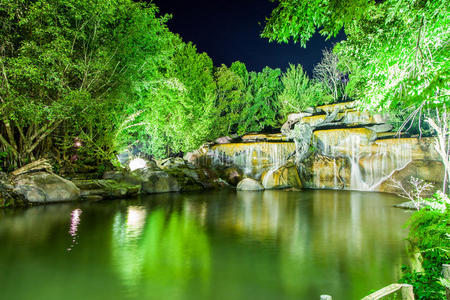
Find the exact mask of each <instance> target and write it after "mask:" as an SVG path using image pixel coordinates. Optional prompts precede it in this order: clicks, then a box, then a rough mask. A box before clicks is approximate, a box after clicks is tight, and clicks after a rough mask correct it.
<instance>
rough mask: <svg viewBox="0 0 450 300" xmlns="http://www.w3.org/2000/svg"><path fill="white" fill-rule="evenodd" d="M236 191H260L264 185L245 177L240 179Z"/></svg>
mask: <svg viewBox="0 0 450 300" xmlns="http://www.w3.org/2000/svg"><path fill="white" fill-rule="evenodd" d="M236 189H237V190H238V191H262V190H264V187H263V185H262V184H261V183H259V181H256V180H254V179H251V178H245V179H243V180H242V181H240V182H239V183H238V185H237V187H236Z"/></svg>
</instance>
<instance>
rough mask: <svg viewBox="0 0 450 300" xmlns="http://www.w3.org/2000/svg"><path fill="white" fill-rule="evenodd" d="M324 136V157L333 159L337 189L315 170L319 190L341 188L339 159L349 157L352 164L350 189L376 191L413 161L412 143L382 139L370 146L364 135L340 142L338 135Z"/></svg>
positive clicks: (348, 137) (322, 140) (349, 136)
mask: <svg viewBox="0 0 450 300" xmlns="http://www.w3.org/2000/svg"><path fill="white" fill-rule="evenodd" d="M331 133H332V132H331V131H330V135H326V134H323V135H322V136H320V142H321V144H322V151H321V152H322V154H323V155H324V156H326V157H327V158H328V159H330V160H332V169H331V170H329V172H330V171H331V172H333V184H334V185H333V186H326V184H325V183H323V182H321V180H320V178H321V176H320V175H321V172H324V171H325V170H315V173H316V174H315V175H316V176H315V181H314V184H315V185H316V186H315V187H316V188H339V186H338V177H339V169H338V163H337V160H338V159H339V158H342V157H345V158H346V159H347V160H348V161H349V163H350V178H349V183H348V184H347V186H348V188H349V189H352V190H361V191H370V190H375V189H376V188H377V187H378V186H379V185H380V184H381V183H382V182H384V181H385V180H387V179H388V178H389V177H390V176H392V174H393V173H394V172H395V171H397V170H401V169H403V168H404V167H406V166H407V165H408V164H409V163H410V162H411V161H412V147H411V143H410V142H409V141H401V140H398V139H396V140H381V141H376V142H374V143H370V142H369V139H368V138H365V137H364V135H361V134H353V135H347V136H346V137H345V136H344V137H343V138H341V139H339V138H336V136H333V135H332V134H331Z"/></svg>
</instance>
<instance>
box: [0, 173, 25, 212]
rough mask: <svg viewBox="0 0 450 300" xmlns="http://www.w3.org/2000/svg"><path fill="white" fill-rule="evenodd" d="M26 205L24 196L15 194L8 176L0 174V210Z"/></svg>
mask: <svg viewBox="0 0 450 300" xmlns="http://www.w3.org/2000/svg"><path fill="white" fill-rule="evenodd" d="M25 203H26V201H25V199H24V198H23V196H22V195H19V194H17V193H15V192H14V190H13V186H12V185H11V183H10V182H9V178H8V176H7V174H6V173H3V172H0V208H3V207H9V206H23V205H24V204H25Z"/></svg>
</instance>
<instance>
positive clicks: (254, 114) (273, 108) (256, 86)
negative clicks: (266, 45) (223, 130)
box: [238, 67, 283, 134]
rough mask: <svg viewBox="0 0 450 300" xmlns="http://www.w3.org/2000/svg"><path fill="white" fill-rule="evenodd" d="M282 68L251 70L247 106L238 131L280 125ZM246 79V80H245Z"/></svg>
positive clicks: (247, 89)
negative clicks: (279, 96) (279, 98)
mask: <svg viewBox="0 0 450 300" xmlns="http://www.w3.org/2000/svg"><path fill="white" fill-rule="evenodd" d="M280 76H281V70H280V69H271V68H269V67H265V68H264V69H263V70H262V71H261V72H259V73H256V72H250V73H249V77H248V79H246V80H248V86H247V88H246V95H245V106H244V109H243V111H242V119H241V121H240V124H239V127H238V133H239V134H243V133H246V132H252V131H261V130H264V129H266V128H268V127H275V126H277V125H279V123H278V119H279V115H278V110H279V103H278V95H279V94H280V93H281V91H282V89H283V85H282V83H281V81H280ZM244 81H245V80H244Z"/></svg>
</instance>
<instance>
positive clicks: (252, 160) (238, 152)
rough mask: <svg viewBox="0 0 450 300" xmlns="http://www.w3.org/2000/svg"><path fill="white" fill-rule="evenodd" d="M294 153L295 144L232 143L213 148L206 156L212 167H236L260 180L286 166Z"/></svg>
mask: <svg viewBox="0 0 450 300" xmlns="http://www.w3.org/2000/svg"><path fill="white" fill-rule="evenodd" d="M294 151H295V145H294V144H293V143H285V142H260V143H235V144H232V143H230V144H221V145H216V146H214V147H212V148H211V149H210V150H209V151H208V153H207V154H206V156H207V157H208V159H209V160H210V162H211V165H212V166H223V167H232V166H235V167H238V168H240V169H241V170H242V171H243V173H244V174H245V175H246V176H249V177H252V178H255V179H260V178H261V175H262V173H264V172H267V171H270V170H275V169H276V168H278V167H280V166H282V165H284V164H285V163H286V162H287V160H288V158H289V157H290V156H291V155H292V154H293V152H294Z"/></svg>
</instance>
